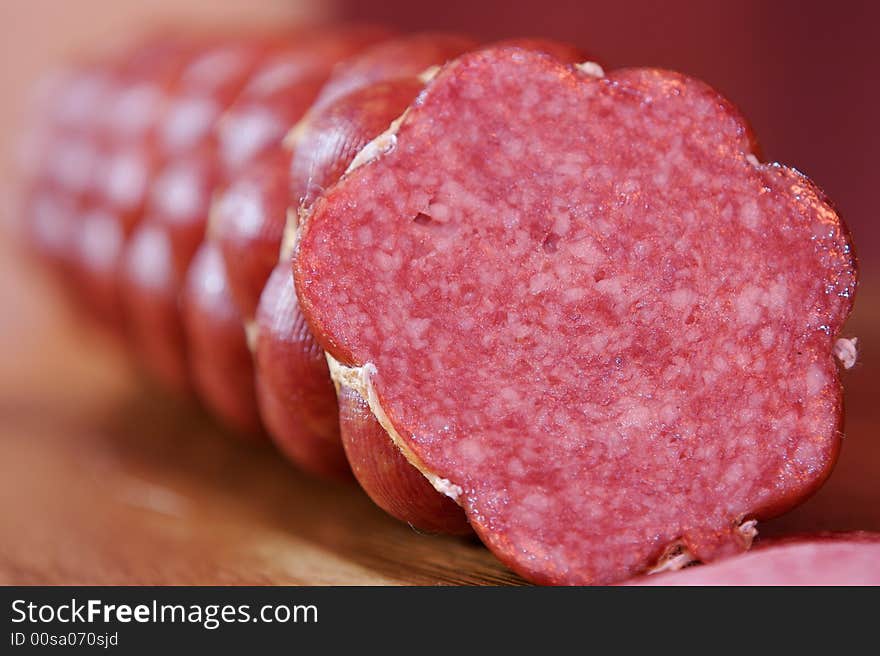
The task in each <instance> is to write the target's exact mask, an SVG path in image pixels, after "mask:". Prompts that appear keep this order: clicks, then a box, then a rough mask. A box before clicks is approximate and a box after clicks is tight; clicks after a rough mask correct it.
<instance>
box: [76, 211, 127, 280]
mask: <svg viewBox="0 0 880 656" xmlns="http://www.w3.org/2000/svg"><path fill="white" fill-rule="evenodd" d="M80 230H81V231H82V241H81V248H82V251H83V253H84V254H85V255H86V257H85V258H84V261H85V263H86V264H87V265H88V266H89V267H90V268H91V269H93V270H99V271H112V270H113V267H114V266H115V264H116V258H117V256H118V254H119V252H120V251H121V250H122V243H123V240H124V239H125V237H124V236H123V234H122V229H121V227H120V226H119V223H118V222H117V221H115V220H114V219H113V217H112V216H110V215H109V214H107V213H106V212H102V211H100V210H94V211H92V212H90V213H89V214H88V215H87V216H86V217H85V218H84V220H83V222H82V227H81V228H80Z"/></svg>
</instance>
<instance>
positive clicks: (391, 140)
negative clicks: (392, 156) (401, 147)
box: [345, 109, 409, 175]
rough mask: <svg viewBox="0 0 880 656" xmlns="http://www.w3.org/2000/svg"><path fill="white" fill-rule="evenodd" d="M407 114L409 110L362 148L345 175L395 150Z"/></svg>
mask: <svg viewBox="0 0 880 656" xmlns="http://www.w3.org/2000/svg"><path fill="white" fill-rule="evenodd" d="M407 113H409V110H408V109H407V110H406V111H405V112H403V114H401V115H400V116H398V117H397V118H396V119H394V120H393V121H392V122H391V125H390V126H388V129H387V130H385V132H383V133H382V134H380V135H379V136H378V137H376V138H375V139H373V140H372V141H371V142H370V143H368V144H367V145H366V146H364V147H363V148H361V150H360V151H359V152H358V154H357V155H355V157H354V159H353V160H352V161H351V164H349V165H348V168H347V169H346V170H345V174H346V175H348V174H349V173H351V172H352V171H354V170H355V169H357V168H358V167H361V166H363V165H364V164H366V163H367V162H371V161H373V160H374V159H376V158H378V157H379V156H381V155H384V154H385V153H389V152H391V151H392V150H394V146H395V145H397V131H398V130H399V129H400V126H401V124H402V123H403V121H404V119H405V118H406V115H407Z"/></svg>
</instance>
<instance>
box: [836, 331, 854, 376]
mask: <svg viewBox="0 0 880 656" xmlns="http://www.w3.org/2000/svg"><path fill="white" fill-rule="evenodd" d="M858 341H859V340H858V338H856V337H853V338H852V339H847V338H845V337H841V338H840V339H838V340H837V341H836V342H834V349H833V351H832V352H833V353H834V357H835V358H837V359H838V360H839V361H840V364H841V365H843V368H844V369H852V368H853V366H854V365H855V363H856V359H857V358H858V351H857V350H856V346H857V344H858Z"/></svg>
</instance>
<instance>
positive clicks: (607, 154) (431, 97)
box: [294, 48, 856, 584]
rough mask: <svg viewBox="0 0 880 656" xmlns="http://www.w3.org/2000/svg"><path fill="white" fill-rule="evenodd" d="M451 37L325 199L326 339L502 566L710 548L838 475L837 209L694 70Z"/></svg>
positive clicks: (618, 562) (301, 267)
mask: <svg viewBox="0 0 880 656" xmlns="http://www.w3.org/2000/svg"><path fill="white" fill-rule="evenodd" d="M597 74H598V73H597V71H596V70H595V68H594V67H580V68H579V67H571V66H566V65H562V64H560V63H558V62H557V61H555V60H553V59H551V58H549V57H546V56H543V55H540V54H534V53H529V52H527V51H524V50H522V49H516V48H501V49H493V50H487V51H482V52H479V53H474V54H468V55H464V56H463V57H461V58H459V59H458V60H456V61H455V62H453V63H451V64H450V65H448V66H447V67H445V68H444V69H443V71H441V72H440V73H439V74H438V75H437V77H436V78H435V79H434V80H433V81H432V82H431V83H430V84H429V85H428V87H427V89H426V91H425V92H423V93H422V94H421V95H420V97H419V99H418V101H417V102H416V103H415V105H414V106H413V107H412V108H411V109H410V110H409V112H408V113H407V114H406V115H405V117H404V118H403V120H402V122H401V123H400V125H399V127H398V128H397V130H396V133H395V134H393V135H386V136H385V137H384V138H383V139H382V141H381V145H382V148H375V149H374V152H376V153H377V157H376V158H375V159H374V160H373V161H372V162H369V163H367V164H365V165H363V166H361V167H360V168H357V169H356V170H354V171H353V172H351V173H350V174H349V175H348V176H346V177H345V178H344V179H343V180H342V181H341V182H340V183H339V184H337V185H336V186H335V187H334V188H333V189H331V190H330V191H329V192H328V193H326V194H325V195H324V196H323V197H322V198H320V199H319V200H318V201H317V202H316V203H315V205H314V210H313V213H312V215H311V217H310V218H309V220H308V221H307V222H305V224H304V225H303V226H302V227H301V234H300V241H299V245H298V250H297V256H296V260H295V265H294V270H295V276H296V284H297V292H298V295H299V298H300V304H301V307H302V310H303V312H304V314H305V316H306V318H307V319H308V321H309V324H310V326H311V328H312V331H313V333H314V335H315V338H316V339H317V341H318V343H319V344H320V345H321V346H322V347H323V348H324V349H325V350H326V351H327V353H328V354H329V355H330V356H331V357H332V358H334V359H335V360H337V361H339V362H341V364H342V365H345V366H347V367H350V368H351V369H349V370H347V371H346V370H345V369H343V368H341V369H340V371H342V372H343V373H342V374H340V376H341V377H342V378H344V379H345V382H346V383H347V384H349V385H350V386H351V385H353V386H355V387H356V388H358V389H359V390H360V392H361V394H362V396H364V397H365V398H366V399H367V400H368V401H369V403H370V407H371V409H372V410H373V412H374V413H375V414H376V415H377V417H378V418H379V420H380V421H381V422H382V424H383V426H384V427H385V428H386V429H387V430H388V431H389V434H390V436H391V438H392V439H393V440H394V441H395V442H396V443H397V445H398V446H399V447H400V448H401V450H402V452H403V453H404V455H406V457H407V459H408V460H409V461H410V462H411V463H412V464H413V465H415V466H416V467H417V468H418V469H419V470H421V471H422V473H423V474H424V475H425V476H426V477H428V479H429V480H430V481H431V482H432V483H433V484H434V486H435V487H436V488H437V489H438V490H441V491H443V492H445V493H446V494H447V495H448V496H451V497H453V498H454V499H455V500H456V501H457V502H458V503H459V504H460V505H462V506H463V507H464V509H465V511H466V513H467V516H468V519H469V520H470V522H471V524H472V526H473V527H474V529H475V530H476V531H477V533H478V534H479V535H480V537H481V538H482V539H483V541H484V542H485V543H486V544H487V545H488V546H489V548H490V549H492V551H493V552H494V553H495V554H496V555H497V556H498V557H499V558H500V559H501V560H503V561H504V562H505V563H507V564H508V565H509V566H510V567H512V568H513V569H515V570H516V571H518V572H519V573H521V574H523V575H524V576H526V577H527V578H529V579H531V580H533V581H536V582H541V583H564V584H592V583H609V582H614V581H620V580H623V579H626V578H629V577H632V576H634V575H636V574H638V573H642V572H645V571H647V570H649V569H651V568H652V567H653V566H654V565H655V564H656V563H657V561H658V559H659V558H661V556H662V555H663V554H664V553H666V552H668V550H669V549H670V548H672V547H674V546H675V545H679V546H680V547H681V548H683V549H686V550H687V551H688V552H689V553H690V554H692V555H693V557H694V558H696V559H698V560H702V561H710V560H712V559H714V558H717V557H719V556H722V555H727V554H730V553H734V552H737V551H740V550H743V549H745V548H747V547H748V545H749V543H750V539H751V536H752V534H753V531H752V530H750V528H751V526H752V525H751V523H750V522H749V523H745V522H748V520H751V519H754V518H762V517H765V516H767V515H770V514H774V513H777V512H780V511H783V510H785V509H787V508H788V507H790V506H792V505H793V504H796V503H797V502H799V501H800V500H802V499H803V498H804V497H805V496H807V495H808V494H809V493H810V492H812V491H813V490H814V489H815V488H816V487H817V486H818V485H820V484H821V482H822V481H823V480H824V479H825V477H826V476H827V475H828V473H829V472H830V468H831V467H832V465H833V463H834V460H835V457H836V453H837V449H838V445H839V438H840V428H841V400H840V396H841V395H840V384H839V381H838V374H837V369H836V364H835V362H834V360H833V357H832V345H833V341H834V338H835V336H836V334H837V333H838V331H839V329H840V327H841V324H842V323H843V321H844V319H845V318H846V316H847V314H848V312H849V310H850V307H851V305H852V300H853V294H854V291H855V286H856V271H855V261H854V257H853V254H852V252H851V245H850V242H849V238H848V235H847V233H846V230H845V228H844V227H843V225H842V223H841V221H840V219H839V217H838V216H837V215H836V213H835V212H834V210H833V209H832V207H831V206H830V205H829V204H828V202H827V201H826V200H825V198H824V197H823V195H822V194H821V192H819V191H818V189H817V188H816V187H815V186H814V185H813V184H812V183H811V182H810V181H809V180H808V179H806V178H805V177H804V176H802V175H801V174H799V173H797V172H796V171H793V170H791V169H787V168H785V167H782V166H779V165H765V164H760V163H758V161H757V160H756V159H755V157H754V155H753V154H752V153H753V150H754V147H753V139H752V137H751V134H750V132H749V130H748V128H747V126H746V124H745V123H744V121H743V119H742V118H741V117H740V116H739V114H738V113H737V112H736V110H735V109H734V108H733V107H732V105H730V103H729V102H727V101H726V100H725V99H724V98H722V97H721V96H720V95H718V94H717V93H716V92H715V91H714V90H712V89H711V88H709V87H707V86H706V85H704V84H703V83H701V82H698V81H696V80H693V79H690V78H687V77H685V76H682V75H679V74H676V73H671V72H666V71H661V70H656V69H632V70H622V71H618V72H615V73H613V74H611V75H609V76H608V77H595V76H596V75H597Z"/></svg>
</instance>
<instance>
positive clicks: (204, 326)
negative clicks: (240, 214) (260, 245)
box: [182, 240, 264, 437]
mask: <svg viewBox="0 0 880 656" xmlns="http://www.w3.org/2000/svg"><path fill="white" fill-rule="evenodd" d="M182 307H183V325H184V328H185V331H186V337H187V340H186V345H187V356H188V359H189V363H190V370H191V373H192V378H193V385H194V386H195V388H196V390H197V391H198V394H199V398H200V399H201V400H202V402H203V403H204V404H205V405H206V406H207V407H208V409H209V410H210V411H211V412H212V413H213V414H214V416H216V417H217V418H218V419H220V420H221V421H222V422H223V423H224V424H225V425H226V426H227V427H229V428H231V429H233V430H234V431H235V432H236V433H238V434H241V435H246V436H253V437H262V436H263V435H264V434H263V429H262V424H261V422H260V415H259V412H258V410H257V400H256V394H255V391H254V368H253V362H252V360H251V352H250V350H248V347H247V343H246V342H245V338H244V328H243V327H242V321H241V315H240V314H239V313H238V309H237V308H236V307H235V304H234V303H233V302H232V298H231V297H230V295H229V286H228V285H227V284H226V267H225V266H224V264H223V258H222V256H221V255H220V251H219V249H218V248H217V244H216V243H214V242H212V241H210V240H209V241H205V242H204V243H203V244H202V245H201V246H200V247H199V250H198V252H197V253H196V255H195V257H194V258H193V262H192V265H191V266H190V268H189V271H188V272H187V275H186V281H185V285H184V289H183V298H182Z"/></svg>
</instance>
